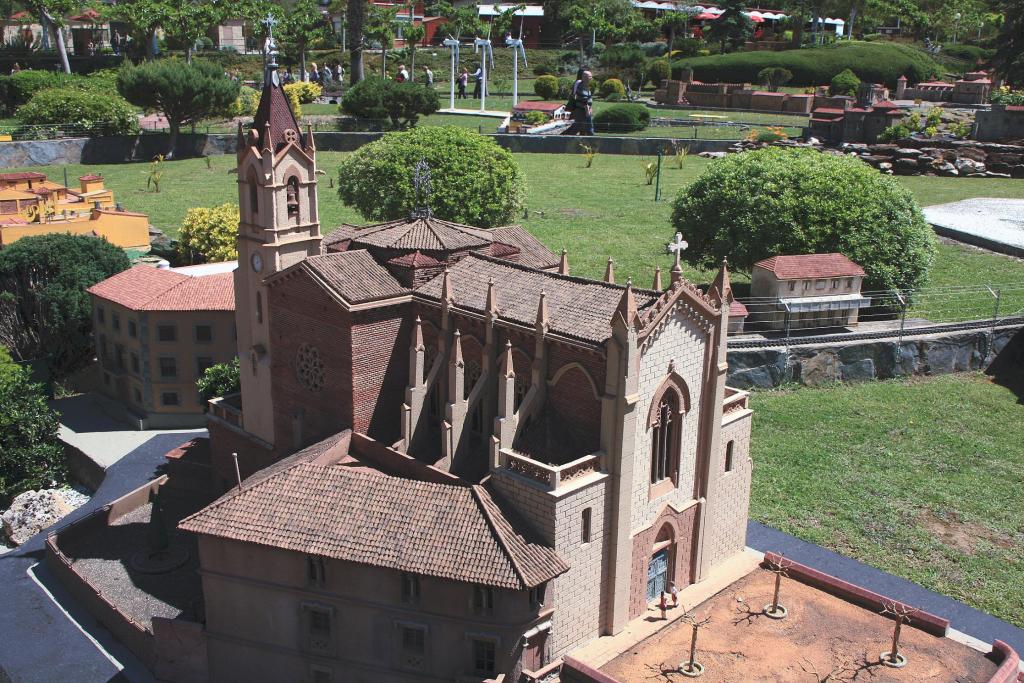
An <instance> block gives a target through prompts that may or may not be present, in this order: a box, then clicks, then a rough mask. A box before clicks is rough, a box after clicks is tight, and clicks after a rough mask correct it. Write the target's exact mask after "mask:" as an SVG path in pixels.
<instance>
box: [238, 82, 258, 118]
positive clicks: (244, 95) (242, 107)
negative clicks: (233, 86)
mask: <svg viewBox="0 0 1024 683" xmlns="http://www.w3.org/2000/svg"><path fill="white" fill-rule="evenodd" d="M259 105H260V91H259V90H257V89H256V88H250V87H249V86H247V85H243V86H242V87H241V88H239V89H238V99H237V100H236V101H235V116H256V109H257V108H258V107H259Z"/></svg>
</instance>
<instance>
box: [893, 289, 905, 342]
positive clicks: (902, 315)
mask: <svg viewBox="0 0 1024 683" xmlns="http://www.w3.org/2000/svg"><path fill="white" fill-rule="evenodd" d="M892 294H893V296H894V297H896V300H897V301H899V302H900V336H899V341H897V342H896V346H897V353H898V352H899V350H898V349H899V347H901V346H903V328H904V327H906V325H907V300H906V298H904V297H903V295H902V294H900V293H899V291H898V290H893V293H892Z"/></svg>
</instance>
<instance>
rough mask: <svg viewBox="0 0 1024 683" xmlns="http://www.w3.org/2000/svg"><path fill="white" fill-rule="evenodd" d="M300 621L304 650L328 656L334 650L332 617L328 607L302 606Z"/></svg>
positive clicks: (331, 611)
mask: <svg viewBox="0 0 1024 683" xmlns="http://www.w3.org/2000/svg"><path fill="white" fill-rule="evenodd" d="M302 612H303V614H302V617H303V618H302V621H303V626H304V630H305V641H306V642H305V645H306V649H307V650H309V651H311V652H320V653H327V654H329V653H330V652H331V651H332V650H333V649H334V615H333V610H332V609H331V608H330V607H326V606H322V605H315V604H304V605H303V606H302Z"/></svg>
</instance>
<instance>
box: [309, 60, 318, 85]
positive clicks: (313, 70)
mask: <svg viewBox="0 0 1024 683" xmlns="http://www.w3.org/2000/svg"><path fill="white" fill-rule="evenodd" d="M309 80H310V82H312V83H317V84H319V83H320V69H319V68H317V65H316V62H313V63H312V64H310V68H309Z"/></svg>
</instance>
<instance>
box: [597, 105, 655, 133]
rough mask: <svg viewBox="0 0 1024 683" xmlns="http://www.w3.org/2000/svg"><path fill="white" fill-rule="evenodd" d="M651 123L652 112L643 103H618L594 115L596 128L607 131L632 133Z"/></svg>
mask: <svg viewBox="0 0 1024 683" xmlns="http://www.w3.org/2000/svg"><path fill="white" fill-rule="evenodd" d="M650 123H651V114H650V112H648V111H647V107H645V106H644V105H642V104H616V105H614V106H612V107H608V108H607V109H605V110H603V111H601V112H598V114H597V115H596V116H594V130H595V131H601V132H607V133H632V132H635V131H638V130H643V129H644V128H646V127H647V126H648V125H649V124H650Z"/></svg>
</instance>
